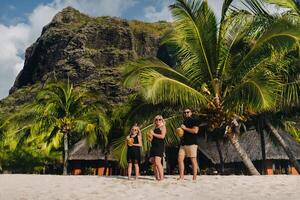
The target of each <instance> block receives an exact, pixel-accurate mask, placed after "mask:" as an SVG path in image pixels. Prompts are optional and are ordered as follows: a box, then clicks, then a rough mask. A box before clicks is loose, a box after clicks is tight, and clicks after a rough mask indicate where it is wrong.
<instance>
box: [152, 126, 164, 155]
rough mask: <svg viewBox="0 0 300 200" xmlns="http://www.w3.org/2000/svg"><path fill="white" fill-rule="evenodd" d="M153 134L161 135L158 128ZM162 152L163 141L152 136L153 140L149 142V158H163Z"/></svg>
mask: <svg viewBox="0 0 300 200" xmlns="http://www.w3.org/2000/svg"><path fill="white" fill-rule="evenodd" d="M153 132H154V133H156V134H161V130H160V129H159V128H155V129H154V130H153ZM164 151H165V143H164V139H160V138H157V137H154V136H153V139H152V141H151V149H150V157H154V156H159V157H163V156H164Z"/></svg>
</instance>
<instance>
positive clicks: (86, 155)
mask: <svg viewBox="0 0 300 200" xmlns="http://www.w3.org/2000/svg"><path fill="white" fill-rule="evenodd" d="M68 160H69V168H70V170H71V173H72V174H73V175H81V174H93V175H96V174H97V175H100V176H102V175H104V174H106V175H112V174H117V173H118V171H117V170H118V168H117V161H116V159H115V158H114V157H113V155H112V154H111V153H110V154H107V158H106V159H105V153H104V152H103V151H102V149H100V148H93V149H91V148H90V147H89V145H87V142H86V140H85V139H82V140H80V141H79V142H77V143H76V144H75V145H74V147H73V148H72V149H71V150H70V152H69V159H68Z"/></svg>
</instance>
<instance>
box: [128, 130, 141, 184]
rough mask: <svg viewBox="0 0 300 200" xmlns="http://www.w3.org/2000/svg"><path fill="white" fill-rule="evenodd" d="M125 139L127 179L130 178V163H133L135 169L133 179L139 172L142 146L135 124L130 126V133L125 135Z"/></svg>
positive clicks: (139, 132)
mask: <svg viewBox="0 0 300 200" xmlns="http://www.w3.org/2000/svg"><path fill="white" fill-rule="evenodd" d="M126 141H127V147H128V148H127V163H128V169H127V170H128V171H127V172H128V179H129V180H130V178H131V172H132V165H133V164H134V169H135V179H137V178H138V176H139V174H140V172H139V163H140V160H141V146H142V137H141V131H140V128H139V127H138V126H137V125H134V126H133V127H132V128H131V131H130V134H129V135H128V136H127V137H126Z"/></svg>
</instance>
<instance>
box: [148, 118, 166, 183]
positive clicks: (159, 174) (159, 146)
mask: <svg viewBox="0 0 300 200" xmlns="http://www.w3.org/2000/svg"><path fill="white" fill-rule="evenodd" d="M166 132H167V131H166V126H165V121H164V119H163V117H162V116H161V115H157V116H155V118H154V129H153V130H151V131H150V134H151V135H152V141H151V149H150V158H151V160H152V162H153V165H154V166H153V171H154V175H155V178H156V180H159V181H162V180H163V179H164V170H163V166H162V164H161V160H162V158H163V154H164V150H165V145H164V138H165V136H166Z"/></svg>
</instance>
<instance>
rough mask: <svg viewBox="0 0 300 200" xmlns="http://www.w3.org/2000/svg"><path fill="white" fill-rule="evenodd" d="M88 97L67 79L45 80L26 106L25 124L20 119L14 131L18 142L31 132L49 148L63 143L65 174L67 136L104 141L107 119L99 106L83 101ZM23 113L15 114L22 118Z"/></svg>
mask: <svg viewBox="0 0 300 200" xmlns="http://www.w3.org/2000/svg"><path fill="white" fill-rule="evenodd" d="M88 99H90V96H88V95H87V94H86V93H81V92H80V91H78V90H76V89H75V88H74V87H73V85H72V84H69V82H68V83H67V84H65V83H52V84H48V85H47V86H45V88H43V89H42V90H41V91H40V92H39V93H38V94H37V97H36V102H35V103H34V105H33V106H32V105H30V106H27V108H26V109H25V110H26V113H25V115H26V116H27V118H30V119H31V120H29V121H26V123H27V124H26V125H23V124H24V123H21V122H19V123H20V124H21V125H19V127H21V128H20V129H19V130H18V131H16V133H17V135H20V137H19V143H22V141H24V140H25V139H26V138H28V137H29V136H31V137H32V135H34V138H36V139H37V138H43V141H44V142H46V148H47V149H48V150H49V151H50V150H51V149H57V148H60V147H61V146H63V149H62V150H63V174H64V175H66V174H67V169H68V152H69V144H70V138H75V139H74V140H75V141H78V140H79V139H81V138H83V137H85V138H87V143H88V145H89V146H90V147H93V146H94V145H95V144H100V145H102V146H104V145H106V143H107V134H108V132H109V129H110V123H109V120H108V119H107V117H106V115H105V114H104V112H102V111H101V110H100V109H99V107H97V106H93V105H90V103H85V102H86V101H87V100H88ZM25 115H23V114H21V115H20V116H18V118H22V119H23V120H24V116H25ZM28 116H30V117H28ZM32 118H33V119H34V120H32ZM22 125H23V126H22ZM24 138H25V139H24Z"/></svg>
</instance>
